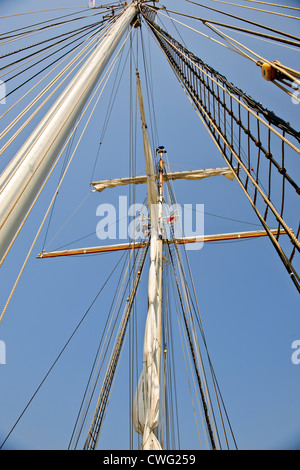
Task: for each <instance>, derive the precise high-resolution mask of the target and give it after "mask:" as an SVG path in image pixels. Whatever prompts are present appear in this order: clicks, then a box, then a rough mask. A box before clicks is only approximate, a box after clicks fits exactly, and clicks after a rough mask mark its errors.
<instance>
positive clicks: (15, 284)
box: [0, 27, 133, 323]
mask: <svg viewBox="0 0 300 470" xmlns="http://www.w3.org/2000/svg"><path fill="white" fill-rule="evenodd" d="M132 29H133V27H132V28H131V30H130V32H129V33H128V35H127V36H126V38H125V40H124V42H123V44H122V46H121V47H120V49H119V51H118V53H117V55H116V56H115V58H114V60H113V61H112V63H111V64H110V66H109V68H108V70H107V71H106V73H105V75H104V77H103V78H102V80H101V81H100V83H99V85H98V86H97V88H96V90H95V92H94V93H93V95H92V97H91V99H90V100H89V102H88V104H87V106H86V109H85V110H84V112H83V113H82V115H81V116H80V118H79V120H78V122H77V124H76V125H75V126H74V129H73V131H72V133H71V135H70V136H69V138H68V139H67V141H66V143H65V145H64V147H63V149H62V151H61V152H60V154H59V156H58V157H57V159H56V162H55V163H54V165H53V167H52V169H51V170H50V172H49V174H48V176H47V178H46V179H45V181H44V183H43V185H42V187H41V188H40V190H39V192H38V194H37V196H36V197H35V199H34V201H33V203H32V204H31V206H30V209H29V210H28V212H27V214H26V216H25V219H24V220H23V223H22V224H21V227H22V226H23V225H24V222H25V220H26V219H27V217H28V215H29V213H30V211H31V210H32V208H33V206H34V204H35V203H36V201H37V199H38V197H39V196H40V194H41V192H42V190H43V189H44V186H45V184H46V183H47V181H48V179H49V177H50V175H51V174H52V172H53V170H54V168H55V166H56V165H57V163H58V162H59V159H60V157H61V155H62V153H63V151H64V150H65V148H66V146H67V144H68V143H69V141H70V139H71V137H72V136H73V134H74V132H75V131H76V129H77V127H78V125H79V123H80V122H81V120H82V118H83V116H84V114H85V112H86V110H87V109H88V107H89V105H90V103H91V102H92V100H93V98H94V96H95V94H96V93H97V91H98V89H99V88H100V86H101V84H102V83H103V81H104V79H105V76H106V75H107V78H106V81H105V83H104V86H103V88H102V90H101V92H100V94H99V96H98V97H97V100H96V103H95V104H94V106H93V108H92V111H91V113H90V115H89V118H88V120H87V122H86V124H85V126H84V128H83V130H82V133H81V135H80V137H79V139H78V142H77V144H76V146H75V149H74V151H73V153H72V155H71V157H70V159H69V162H68V164H67V166H66V168H65V171H64V173H63V175H62V177H61V179H60V181H59V183H58V185H57V188H56V190H55V193H54V195H53V197H52V199H51V202H50V204H49V206H48V209H47V211H46V213H45V215H44V218H43V220H42V222H41V224H40V227H39V229H38V231H37V233H36V235H35V237H34V240H33V242H32V244H31V246H30V249H29V251H28V253H27V256H26V258H25V261H24V263H23V265H22V267H21V269H20V271H19V274H18V276H17V279H16V281H15V283H14V285H13V288H12V290H11V292H10V294H9V297H8V299H7V301H6V304H5V306H4V308H3V311H2V313H1V316H0V323H1V321H2V319H3V317H4V314H5V312H6V310H7V307H8V305H9V303H10V301H11V298H12V296H13V294H14V292H15V290H16V287H17V285H18V283H19V280H20V278H21V275H22V273H23V271H24V269H25V266H26V264H27V262H28V259H29V257H30V255H31V253H32V250H33V248H34V245H35V243H36V241H37V239H38V237H39V234H40V232H41V230H42V228H43V225H44V223H45V221H46V219H47V216H48V214H49V212H50V209H51V207H52V205H53V203H54V201H55V198H56V195H57V192H58V190H59V188H60V186H61V185H62V182H63V180H64V178H65V175H66V173H67V171H68V169H69V166H70V164H71V162H72V160H73V158H74V155H75V152H76V150H77V148H78V145H79V143H80V141H81V139H82V137H83V134H84V132H85V130H86V128H87V126H88V124H89V122H90V119H91V117H92V115H93V113H94V111H95V108H96V105H97V104H98V101H99V99H100V97H101V95H102V93H103V91H104V88H105V86H106V84H107V82H108V79H109V77H110V75H111V73H112V70H113V68H114V65H115V63H116V60H117V58H118V56H119V54H120V52H121V50H122V48H123V46H124V44H125V42H126V41H127V39H128V36H129V35H130V34H131V31H132ZM21 227H20V228H19V230H18V232H17V234H16V235H15V237H14V239H13V241H12V242H11V244H10V247H11V245H12V243H13V242H14V240H15V238H16V236H17V235H18V233H19V232H20V230H21ZM10 247H9V248H8V250H9V249H10ZM8 250H7V251H6V253H5V255H4V257H3V260H2V262H3V261H4V259H5V257H6V256H7V252H8Z"/></svg>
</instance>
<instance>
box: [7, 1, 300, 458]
mask: <svg viewBox="0 0 300 470" xmlns="http://www.w3.org/2000/svg"><path fill="white" fill-rule="evenodd" d="M41 3H44V4H45V8H48V5H49V4H48V3H46V2H37V0H31V1H26V2H25V1H21V0H19V1H15V2H8V1H1V2H0V7H1V10H0V11H1V15H2V16H4V15H10V14H13V13H16V12H22V11H34V10H36V9H42V7H41ZM86 3H87V2H85V1H83V0H77V1H76V6H83V7H85V6H86ZM162 3H164V4H165V5H167V6H169V7H170V8H172V9H174V10H179V11H186V12H187V11H188V12H191V13H193V14H195V15H199V16H206V17H209V18H211V19H213V18H214V17H215V15H214V14H212V13H209V12H206V11H204V9H201V8H199V7H196V6H193V5H189V4H187V2H185V1H183V0H182V1H180V0H177V1H174V0H173V1H172V2H171V1H170V0H169V1H168V0H165V2H162ZM238 3H242V0H241V2H238ZM244 3H245V2H244ZM279 3H281V4H282V3H283V2H279ZM205 4H206V5H209V6H212V7H216V5H217V3H215V2H210V1H209V0H206V1H205ZM284 4H289V5H291V6H297V7H300V2H299V1H292V0H290V2H289V3H286V2H285V3H284ZM74 5H75V3H74ZM96 5H97V0H96ZM63 6H68V7H69V6H73V2H70V1H66V0H60V1H58V0H53V2H52V3H51V7H52V8H56V7H63ZM222 7H224V10H225V11H230V12H235V13H238V14H240V15H242V14H243V15H244V16H247V18H251V19H252V20H254V21H255V20H257V21H260V22H261V23H263V22H266V23H267V24H270V25H272V27H278V29H283V30H287V31H289V32H291V33H293V34H296V35H297V33H298V32H299V26H298V23H297V20H290V19H289V20H288V19H286V18H279V17H274V16H273V15H268V14H263V13H261V14H258V12H253V11H252V12H251V11H244V9H238V8H237V7H235V8H234V7H230V6H229V5H223V6H222ZM241 10H243V12H241ZM277 11H280V10H279V9H278V10H277ZM49 14H50V13H48V14H46V15H45V14H36V15H35V16H33V15H28V18H27V17H14V18H13V19H10V20H8V19H7V20H5V31H6V30H7V31H8V30H10V29H13V28H12V25H13V27H15V28H17V27H20V25H21V24H23V22H25V24H29V23H30V22H32V23H33V22H35V21H38V20H43V19H45V18H47V17H48V16H47V15H49ZM60 14H63V12H60V13H59V15H60ZM51 15H52V17H55V16H56V12H51ZM59 15H57V16H59ZM25 18H26V19H25ZM1 21H2V22H3V21H4V20H3V19H1ZM163 22H164V24H165V26H166V27H167V25H168V20H167V19H166V20H165V19H164V20H163ZM193 26H194V27H195V24H194V25H193ZM196 27H197V25H196ZM2 28H3V26H2ZM180 32H181V34H182V36H183V38H184V40H185V43H186V45H187V47H188V48H189V49H190V50H191V51H192V52H194V53H195V54H196V55H197V56H198V57H201V58H202V59H203V60H204V61H205V62H207V63H209V64H210V65H211V66H212V67H213V68H215V69H216V70H218V71H219V72H220V73H222V74H223V75H225V76H226V77H227V78H228V80H229V81H232V82H233V83H234V84H236V85H237V86H238V87H240V88H241V89H242V90H244V91H245V92H247V93H248V94H250V95H252V96H253V97H254V98H255V99H256V100H257V101H259V102H262V103H263V105H264V106H265V107H266V108H268V109H271V110H274V112H275V113H276V114H278V115H279V116H281V117H282V118H283V119H285V120H287V121H289V122H290V123H291V124H292V125H293V127H295V128H296V129H298V128H299V110H300V105H295V104H293V103H292V102H291V99H290V97H288V96H287V95H285V94H284V93H283V92H281V91H280V90H278V89H277V88H276V87H275V86H272V85H271V84H270V83H267V82H266V81H264V80H263V79H262V77H261V74H260V70H259V68H258V67H256V66H255V65H253V64H252V63H249V62H248V61H247V60H246V59H242V58H240V57H239V56H238V55H236V54H234V53H233V52H230V51H227V50H225V49H223V48H220V46H217V45H215V44H213V43H212V42H211V41H209V40H208V39H204V38H202V37H200V36H199V35H196V34H195V33H192V32H191V31H188V30H186V29H183V28H181V29H180ZM204 32H207V31H205V30H204ZM170 33H171V34H173V35H175V33H176V32H175V31H174V29H172V25H171V26H170ZM143 34H144V36H143V37H144V41H145V45H146V47H145V49H147V54H149V50H150V51H151V70H152V80H153V81H152V83H153V96H154V103H155V113H156V122H157V129H158V137H159V139H158V141H157V142H155V143H154V144H155V145H157V146H158V145H164V146H165V148H166V149H167V152H168V159H169V162H170V166H171V169H172V170H173V171H178V170H180V169H182V170H183V169H197V168H214V167H222V166H225V164H224V161H223V159H222V157H221V156H220V155H219V154H218V153H217V150H216V147H215V145H214V144H213V142H212V141H211V139H210V137H209V136H208V135H207V132H206V131H205V129H204V128H203V126H202V124H201V122H200V120H199V118H198V117H197V115H196V113H195V111H194V110H193V108H192V107H191V105H190V103H189V101H188V100H187V98H186V96H185V94H184V93H183V92H182V89H181V87H180V86H179V84H178V82H177V80H176V79H175V77H174V75H173V73H172V71H171V70H170V68H169V65H168V64H167V62H166V61H165V60H164V58H163V56H162V53H161V51H160V50H159V49H158V47H157V45H156V44H155V43H154V41H153V39H152V38H151V37H150V38H149V37H148V33H147V32H144V33H143ZM235 37H236V38H237V39H238V40H242V39H243V40H245V41H246V40H247V45H248V46H249V47H251V48H255V50H256V51H258V52H259V53H261V54H262V55H264V56H265V57H267V58H269V59H270V60H274V59H277V60H279V61H281V62H283V63H285V64H286V65H288V66H290V67H292V68H297V64H298V63H299V59H298V58H297V54H299V52H298V51H294V50H292V49H289V48H285V47H282V46H279V45H275V44H271V43H268V42H265V41H263V42H262V41H258V40H257V39H256V38H248V37H246V36H242V35H238V34H237V35H236V36H235ZM133 43H134V44H135V42H133ZM24 44H25V43H24ZM18 47H21V46H20V45H19V44H18ZM134 47H135V46H134ZM139 65H140V69H141V70H142V67H143V60H142V55H140V56H139ZM30 73H31V72H29V74H30ZM141 76H142V77H143V72H142V73H141ZM143 85H144V86H145V83H144V84H143ZM9 86H10V85H8V87H9ZM8 89H9V88H8ZM22 93H23V91H22V89H21V90H20V91H19V92H17V93H16V94H15V95H12V96H11V99H12V100H14V99H16V98H15V97H16V96H18V97H19V96H21V95H22ZM144 93H145V90H144ZM14 96H15V97H14ZM109 96H110V93H109V88H108V90H107V91H106V90H105V93H104V94H103V98H101V100H100V103H99V106H98V107H97V111H96V112H95V115H94V117H93V121H92V122H91V125H90V126H89V128H88V130H87V133H86V136H85V138H84V140H83V141H82V143H81V144H80V146H79V148H78V150H77V152H76V158H74V161H73V162H72V165H71V167H70V171H69V172H68V174H67V177H66V179H65V181H64V184H63V186H62V188H61V190H60V192H59V195H58V198H57V202H56V204H55V209H54V212H53V217H52V220H51V224H50V226H49V232H48V234H47V238H46V245H47V244H49V249H55V248H58V247H61V246H64V245H67V244H69V243H71V242H73V241H75V240H77V239H80V238H82V237H86V236H87V235H88V234H92V235H91V236H89V237H86V238H83V239H82V240H80V241H77V242H74V243H73V244H72V245H70V246H73V247H81V246H94V245H97V244H99V240H98V239H97V236H96V233H95V230H96V225H97V222H98V218H97V216H96V209H97V207H98V205H99V204H102V203H110V204H115V205H117V203H118V197H119V195H128V190H127V189H124V188H121V189H120V191H119V190H117V189H113V190H107V191H104V192H103V193H101V194H98V193H90V187H89V183H90V177H91V174H92V173H93V166H94V162H95V158H96V155H97V151H98V146H99V139H100V137H99V136H100V134H101V130H102V128H103V122H104V117H105V113H106V108H107V103H108V100H109ZM9 99H10V98H8V104H11V102H10V101H9ZM129 105H130V100H129V71H128V66H127V68H126V69H125V72H124V78H123V80H122V82H121V84H120V88H119V93H118V96H117V99H116V102H115V105H114V107H113V111H112V115H111V118H110V121H109V125H108V128H107V131H106V134H105V137H104V139H103V145H102V147H101V152H100V157H99V159H98V162H97V165H96V167H95V170H94V174H93V177H94V179H105V178H114V177H125V176H128V172H129V161H128V156H129V132H130V129H129V117H130V111H129ZM38 119H39V117H37V119H35V120H34V121H33V123H32V124H31V126H29V127H30V130H31V129H32V128H33V127H34V124H36V123H37V122H38ZM1 125H3V124H1ZM1 130H2V129H1ZM26 132H29V131H26ZM23 138H24V136H23V135H22V136H20V138H19V139H18V141H17V142H16V144H13V145H12V146H11V148H10V149H9V151H8V152H7V153H5V155H4V157H3V160H2V161H1V163H0V164H1V167H0V169H1V171H2V170H3V168H4V167H5V165H6V163H7V161H9V159H10V158H11V157H12V156H13V154H14V152H15V151H16V150H17V148H18V146H19V145H20V143H21V142H22V139H23ZM288 158H295V155H294V156H293V157H288ZM5 159H7V160H5ZM291 165H292V167H293V168H294V172H295V173H294V176H295V175H298V174H299V161H292V163H291ZM60 171H61V166H59V168H57V170H56V172H55V174H54V175H53V178H52V179H51V180H50V181H49V184H47V188H46V191H45V194H43V195H42V196H41V197H40V198H39V201H38V203H37V204H36V206H35V208H34V210H33V212H32V214H31V216H30V219H29V220H28V223H26V225H25V226H24V230H23V231H22V233H21V235H20V236H19V237H18V239H17V240H16V242H15V244H14V246H13V249H12V250H11V252H10V254H9V256H8V258H7V260H6V261H5V263H4V264H3V266H2V267H1V270H0V285H1V291H0V292H1V294H0V301H1V310H2V308H3V307H4V305H5V302H6V300H7V298H8V296H9V293H10V291H11V288H12V286H13V283H14V280H15V278H16V276H17V275H18V272H19V270H20V268H21V266H22V264H23V261H24V259H25V256H26V254H27V251H28V249H29V247H30V244H31V242H32V239H33V237H34V234H35V232H36V230H37V229H38V227H39V224H40V222H41V220H42V217H43V213H44V211H45V207H47V206H48V204H49V201H50V200H51V197H52V194H53V191H55V188H56V184H57V180H58V178H59V175H60ZM144 171H145V170H144V158H143V154H142V141H141V136H140V135H139V136H138V138H137V160H136V173H137V174H141V173H143V172H144ZM295 178H296V176H295ZM174 188H175V193H176V198H177V201H178V202H179V203H180V204H184V203H191V204H197V203H198V204H204V207H205V217H204V227H205V233H207V234H214V233H226V232H234V231H246V230H254V229H256V228H260V227H259V226H257V224H259V221H258V219H257V217H256V216H255V214H254V212H253V210H252V208H251V207H250V205H249V203H248V201H247V200H246V198H245V196H244V194H243V193H242V192H241V190H240V188H239V187H238V184H237V183H236V182H235V181H233V182H231V181H229V180H227V179H226V178H224V177H222V176H219V177H215V178H209V179H206V180H203V181H201V182H192V183H190V182H184V181H178V182H176V183H174ZM144 197H145V190H144V188H141V187H138V189H137V193H136V199H137V201H139V202H143V200H144ZM85 198H86V199H85ZM294 209H295V212H296V213H297V212H298V213H299V207H295V208H294ZM75 210H76V214H75V215H74V216H73V217H72V218H71V219H70V221H69V222H68V224H67V225H66V226H65V227H63V224H64V223H65V221H66V220H67V219H68V218H69V217H70V216H71V215H72V214H73V212H74V211H75ZM47 226H48V224H46V225H45V227H44V229H43V231H42V233H41V236H40V237H39V239H38V241H37V243H36V245H35V248H34V250H33V253H32V255H31V257H30V259H29V261H28V263H27V266H26V268H25V270H24V273H23V275H22V277H21V280H20V282H19V284H18V286H17V289H16V291H15V294H14V296H13V298H12V301H11V302H10V305H9V307H8V309H7V311H6V314H5V316H4V319H3V321H2V323H1V325H0V340H2V341H4V342H5V344H6V364H5V365H0V374H1V387H0V403H1V405H0V416H1V420H0V437H3V438H4V437H5V436H6V435H7V433H8V432H9V430H10V429H11V427H12V426H13V424H14V422H15V421H16V419H17V418H18V416H19V415H20V413H21V412H22V410H23V409H24V407H25V406H26V404H27V402H28V400H29V399H30V397H31V396H32V394H33V393H34V391H35V390H36V387H37V386H38V385H39V383H40V381H41V380H42V378H43V377H44V375H45V374H46V372H47V371H48V369H49V367H50V366H51V364H52V363H53V361H54V360H55V358H56V357H57V355H58V353H59V352H60V350H61V348H62V347H63V345H64V344H65V342H66V341H67V339H68V338H69V336H70V334H71V333H72V331H73V329H74V328H75V327H76V325H77V323H78V322H79V321H80V319H81V318H82V316H83V314H84V313H85V311H86V310H87V308H88V307H89V305H90V303H91V301H92V300H93V298H94V297H95V295H96V293H97V292H98V290H99V288H100V286H101V285H102V284H103V283H104V282H105V280H106V278H107V276H108V275H109V273H110V272H111V270H112V268H113V266H114V265H115V263H117V261H118V260H119V259H120V254H118V253H117V254H113V253H111V254H105V255H99V256H93V257H82V258H76V257H75V258H72V259H71V258H66V259H64V258H61V259H53V260H51V259H50V260H37V259H36V255H37V254H38V253H39V252H40V251H41V250H42V249H43V243H44V239H45V235H46V228H47ZM62 227H63V228H62ZM61 228H62V230H61V231H60V232H59V234H58V235H57V236H56V238H55V239H54V241H53V242H52V243H50V241H51V239H52V238H53V237H54V236H55V235H56V234H57V232H58V231H59V230H60V229H61ZM189 259H190V265H191V268H192V272H193V277H194V282H195V287H196V291H197V298H198V302H199V307H200V312H201V318H202V321H203V324H204V330H205V333H206V338H207V343H208V347H209V351H210V355H211V358H212V362H213V364H214V367H215V372H216V376H217V378H218V382H219V384H220V387H221V390H222V393H223V398H224V401H225V403H226V405H227V410H228V413H229V416H230V419H231V424H232V426H233V429H234V433H235V436H236V439H237V444H238V447H239V448H241V449H291V448H299V446H300V425H299V419H298V416H299V411H300V405H299V393H298V390H299V373H300V364H299V365H295V364H293V363H292V360H291V356H292V353H293V350H292V348H291V345H292V342H293V341H295V340H299V339H300V329H299V326H300V323H299V296H298V293H297V291H296V289H295V287H294V286H293V284H292V283H291V281H290V279H289V276H288V274H287V272H286V271H285V269H284V267H283V265H282V263H281V262H280V260H279V257H278V256H277V254H276V253H275V250H274V248H273V247H272V246H271V243H270V242H269V240H268V239H266V238H265V239H264V238H261V239H257V240H249V241H242V242H237V243H219V244H217V243H215V244H211V245H208V244H207V245H204V247H203V249H201V250H199V251H196V252H193V251H192V252H190V256H189ZM118 276H119V271H117V272H116V274H115V275H114V277H113V278H112V281H111V283H109V284H108V285H107V287H106V289H105V291H104V292H103V295H101V297H99V299H98V301H97V302H96V303H95V305H94V306H93V308H92V309H91V311H90V312H89V314H88V316H87V317H86V319H85V321H84V323H83V325H82V327H81V328H80V329H79V330H78V332H77V333H76V335H75V336H74V338H73V339H72V341H71V342H70V344H69V346H68V348H67V349H66V351H65V352H64V354H63V355H62V357H61V358H60V360H59V361H58V363H57V364H56V366H55V368H54V369H53V371H52V372H51V374H50V375H49V377H48V378H47V380H46V381H45V383H44V384H43V386H42V388H41V390H40V391H39V393H38V394H37V396H36V397H35V399H34V400H33V402H32V403H31V405H30V406H29V408H28V410H27V411H26V413H25V414H24V416H23V417H22V419H21V420H20V422H19V423H18V425H17V426H16V428H15V430H14V432H13V434H12V435H11V437H10V439H9V441H8V442H7V447H8V448H18V449H64V448H66V447H67V445H68V442H69V439H70V435H71V432H72V429H73V425H74V422H75V417H76V414H77V411H78V408H79V405H80V401H81V397H82V394H83V392H84V389H85V385H86V381H87V379H88V375H89V371H90V368H91V364H92V361H93V357H94V353H95V351H96V348H97V345H98V341H99V338H100V336H101V332H102V329H103V325H104V321H105V318H106V315H107V312H108V310H109V308H110V300H109V299H110V298H111V297H112V296H113V294H114V292H115V287H116V283H117V280H118ZM139 294H140V295H139V301H138V305H137V314H138V325H139V330H140V331H139V333H140V340H139V347H140V348H141V347H142V338H143V324H144V321H145V315H146V305H147V304H146V298H147V266H146V268H145V271H144V276H143V282H142V283H141V286H140V290H139ZM174 316H175V313H174ZM175 322H176V320H175V319H174V325H175ZM176 340H178V337H177V336H176ZM178 349H179V348H178ZM139 357H141V349H140V350H139ZM128 364H129V359H128V346H127V344H126V347H125V348H124V352H123V355H122V358H121V362H120V366H119V369H118V376H117V378H116V382H115V384H114V388H113V393H112V396H111V402H110V406H109V409H108V412H107V416H106V420H105V424H104V427H103V432H102V440H101V444H100V447H101V448H104V449H113V448H114V449H126V448H128V446H129V437H128V429H129V425H128V416H129V411H128V406H129V391H128V390H129V385H128V367H129V366H128ZM182 366H183V364H182V358H181V356H180V354H179V356H178V377H179V383H178V397H179V401H180V408H181V415H180V416H181V423H182V435H181V438H182V448H192V449H196V448H198V447H199V443H198V439H197V435H196V434H197V433H196V429H195V423H194V418H193V413H192V409H191V406H190V399H189V394H188V391H187V388H186V379H185V371H184V370H182ZM181 377H182V379H181ZM134 442H136V441H135V440H134Z"/></svg>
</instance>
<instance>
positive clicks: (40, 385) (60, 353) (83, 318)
mask: <svg viewBox="0 0 300 470" xmlns="http://www.w3.org/2000/svg"><path fill="white" fill-rule="evenodd" d="M121 260H122V257H121V258H120V259H119V261H118V262H117V263H116V265H115V267H114V268H113V269H112V271H111V273H110V275H109V276H108V277H107V279H106V281H105V282H104V283H103V284H102V286H101V288H100V290H99V291H98V293H97V295H96V296H95V297H94V299H93V301H92V303H91V304H90V306H89V307H88V309H87V310H86V312H85V314H84V315H83V317H82V318H81V320H80V321H79V323H78V324H77V326H76V327H75V329H74V330H73V332H72V334H71V335H70V336H69V338H68V340H67V342H66V343H65V345H64V346H63V348H62V349H61V351H60V352H59V354H58V356H57V357H56V359H55V360H54V362H53V363H52V365H51V367H50V368H49V369H48V371H47V373H46V374H45V376H44V378H43V379H42V381H41V382H40V384H39V386H38V387H37V388H36V390H35V392H34V393H33V395H32V396H31V398H30V400H29V401H28V403H27V405H26V406H25V408H24V409H23V411H22V413H21V414H20V415H19V417H18V419H17V420H16V422H15V424H14V425H13V426H12V428H11V430H10V431H9V433H8V434H7V436H6V437H5V439H4V441H3V442H2V444H1V446H0V450H1V449H2V448H3V446H4V444H5V443H6V441H7V440H8V438H9V437H10V435H11V434H12V432H13V431H14V429H15V427H16V426H17V424H18V423H19V421H20V420H21V418H22V417H23V415H24V414H25V412H26V411H27V409H28V408H29V406H30V404H31V403H32V401H33V399H34V398H35V397H36V395H37V393H38V392H39V390H40V389H41V387H42V385H43V384H44V382H45V381H46V379H47V377H48V376H49V375H50V373H51V372H52V370H53V369H54V367H55V365H56V364H57V362H58V360H59V359H60V358H61V356H62V354H63V352H64V351H65V350H66V348H67V346H68V345H69V343H70V341H71V339H72V338H73V337H74V335H75V333H76V332H77V330H78V329H79V327H80V326H81V324H82V323H83V321H84V320H85V318H86V316H87V315H88V313H89V312H90V310H91V308H92V307H93V305H94V303H95V302H96V300H97V299H98V297H99V295H100V294H101V292H102V291H103V289H104V287H105V286H106V284H107V283H108V281H109V279H110V278H111V276H112V275H113V273H114V271H115V270H116V269H117V267H118V265H119V264H120V262H121Z"/></svg>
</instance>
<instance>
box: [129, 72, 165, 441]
mask: <svg viewBox="0 0 300 470" xmlns="http://www.w3.org/2000/svg"><path fill="white" fill-rule="evenodd" d="M136 81H137V89H138V99H139V106H140V114H141V121H142V131H143V143H144V156H145V166H146V172H147V195H148V204H149V212H150V222H151V240H150V268H149V277H148V313H147V320H146V327H145V335H144V350H143V369H142V373H141V375H140V378H139V381H138V386H137V390H136V394H135V397H134V401H133V410H132V415H133V423H134V427H135V430H136V432H137V433H139V434H141V435H142V442H141V446H140V449H142V450H161V444H160V442H159V439H158V438H159V436H158V424H159V402H160V378H159V377H160V359H161V302H162V297H161V286H162V202H163V195H162V182H163V180H162V177H161V176H159V184H158V191H157V187H156V183H155V174H154V166H153V159H152V153H151V147H150V143H149V139H148V135H147V126H146V120H145V111H144V102H143V96H142V88H141V83H140V78H139V74H138V72H137V73H136Z"/></svg>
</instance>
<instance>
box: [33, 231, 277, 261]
mask: <svg viewBox="0 0 300 470" xmlns="http://www.w3.org/2000/svg"><path fill="white" fill-rule="evenodd" d="M270 231H271V233H272V234H273V235H276V234H277V233H278V230H277V229H273V230H270ZM279 234H280V235H286V231H285V230H280V231H279ZM267 235H268V233H267V232H266V231H265V230H256V231H252V232H235V233H223V234H219V235H204V236H203V237H202V236H201V237H186V238H177V239H174V240H167V239H164V240H163V243H164V244H166V243H176V244H177V245H184V244H186V243H199V242H201V243H202V242H204V243H207V242H216V241H226V240H240V239H244V238H258V237H265V236H267ZM148 244H149V241H148V240H147V241H141V242H138V243H120V244H117V245H106V246H94V247H90V248H74V249H70V250H63V251H50V252H41V253H39V255H38V256H37V258H38V259H43V258H57V257H59V256H74V255H89V254H95V253H107V252H111V251H121V250H135V249H137V248H143V247H145V246H147V245H148Z"/></svg>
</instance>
